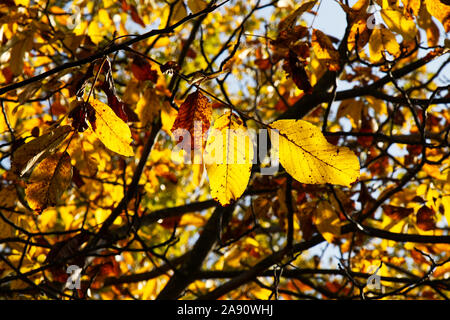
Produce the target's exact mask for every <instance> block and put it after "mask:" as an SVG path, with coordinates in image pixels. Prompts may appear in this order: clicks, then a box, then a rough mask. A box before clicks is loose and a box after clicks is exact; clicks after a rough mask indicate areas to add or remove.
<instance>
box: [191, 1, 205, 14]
mask: <svg viewBox="0 0 450 320" xmlns="http://www.w3.org/2000/svg"><path fill="white" fill-rule="evenodd" d="M187 4H188V7H189V9H190V10H191V11H192V13H197V12H200V11H202V10H204V9H205V8H206V7H207V6H208V3H207V2H206V1H205V0H188V2H187Z"/></svg>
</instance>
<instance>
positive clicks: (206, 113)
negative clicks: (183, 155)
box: [172, 90, 212, 150]
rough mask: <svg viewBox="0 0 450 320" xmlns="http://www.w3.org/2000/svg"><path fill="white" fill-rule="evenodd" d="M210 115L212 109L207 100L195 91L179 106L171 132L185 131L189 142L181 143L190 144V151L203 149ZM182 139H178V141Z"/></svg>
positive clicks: (199, 92)
mask: <svg viewBox="0 0 450 320" xmlns="http://www.w3.org/2000/svg"><path fill="white" fill-rule="evenodd" d="M211 113H212V107H211V103H210V101H209V99H208V98H207V97H205V96H204V95H203V94H202V92H201V91H200V90H197V91H195V92H193V93H191V94H189V95H188V96H187V98H186V99H185V100H184V102H183V103H182V104H181V106H180V109H179V110H178V115H177V117H176V119H175V122H174V124H173V127H172V132H175V130H177V129H184V130H187V131H188V132H189V134H190V136H191V140H190V141H184V142H183V143H190V148H191V150H194V148H203V145H204V142H205V133H206V131H208V129H209V127H210V125H211V123H210V120H211ZM182 138H183V137H180V140H182Z"/></svg>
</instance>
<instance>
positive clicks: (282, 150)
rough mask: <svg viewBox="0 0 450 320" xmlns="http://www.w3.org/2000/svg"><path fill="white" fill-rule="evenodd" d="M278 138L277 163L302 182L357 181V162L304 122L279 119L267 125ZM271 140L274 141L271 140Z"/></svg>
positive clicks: (343, 183) (339, 182)
mask: <svg viewBox="0 0 450 320" xmlns="http://www.w3.org/2000/svg"><path fill="white" fill-rule="evenodd" d="M270 128H271V129H277V130H278V131H279V134H277V132H276V131H273V130H271V131H272V132H271V135H272V134H273V135H274V137H278V139H279V146H278V149H279V151H278V152H279V158H280V163H281V164H282V165H283V167H284V169H286V171H287V173H289V174H290V175H291V176H292V177H293V178H294V179H296V180H297V181H299V182H302V183H309V184H320V183H331V184H338V185H343V186H350V185H351V184H352V183H353V182H355V181H356V180H357V179H358V178H359V161H358V158H357V157H356V155H355V154H354V153H353V152H352V151H351V150H350V149H348V148H347V147H336V146H334V145H332V144H330V143H328V141H327V140H326V139H325V137H324V136H323V134H322V132H321V131H320V129H319V128H317V127H316V126H314V125H312V124H311V123H309V122H307V121H304V120H278V121H275V122H274V123H272V124H271V125H270ZM272 139H273V138H272Z"/></svg>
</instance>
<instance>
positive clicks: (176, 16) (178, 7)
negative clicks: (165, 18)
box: [170, 0, 187, 22]
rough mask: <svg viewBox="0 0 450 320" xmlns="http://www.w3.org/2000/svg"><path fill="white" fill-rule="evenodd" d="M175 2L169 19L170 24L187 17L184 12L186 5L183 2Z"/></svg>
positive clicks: (185, 11)
mask: <svg viewBox="0 0 450 320" xmlns="http://www.w3.org/2000/svg"><path fill="white" fill-rule="evenodd" d="M176 1H177V2H176V3H175V5H174V6H173V9H172V15H171V17H170V20H171V21H172V22H178V21H180V20H181V19H184V18H186V16H187V10H186V5H185V4H184V1H183V0H176Z"/></svg>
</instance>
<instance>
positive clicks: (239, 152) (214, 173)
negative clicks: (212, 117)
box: [204, 112, 253, 206]
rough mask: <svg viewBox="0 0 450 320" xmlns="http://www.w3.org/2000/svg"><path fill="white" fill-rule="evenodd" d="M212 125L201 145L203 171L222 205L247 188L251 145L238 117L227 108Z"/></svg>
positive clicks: (213, 195)
mask: <svg viewBox="0 0 450 320" xmlns="http://www.w3.org/2000/svg"><path fill="white" fill-rule="evenodd" d="M212 129H213V130H214V131H212V132H210V134H209V136H208V141H207V143H206V149H205V152H206V154H205V156H204V159H205V163H206V171H207V173H208V177H209V185H210V188H211V195H212V197H213V198H214V199H215V200H217V201H218V202H219V203H220V204H221V205H222V206H225V205H228V204H230V203H231V202H233V201H236V200H237V199H238V198H239V197H240V196H241V195H242V194H243V193H244V191H245V189H246V188H247V184H248V181H249V179H250V171H251V168H252V161H253V145H252V143H251V139H250V136H249V134H248V132H247V128H246V127H245V126H244V124H243V122H242V120H241V119H240V118H239V117H238V116H236V115H235V114H233V113H231V112H228V113H226V114H224V115H222V116H221V117H220V118H218V119H217V120H216V121H215V122H214V125H213V127H212Z"/></svg>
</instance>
